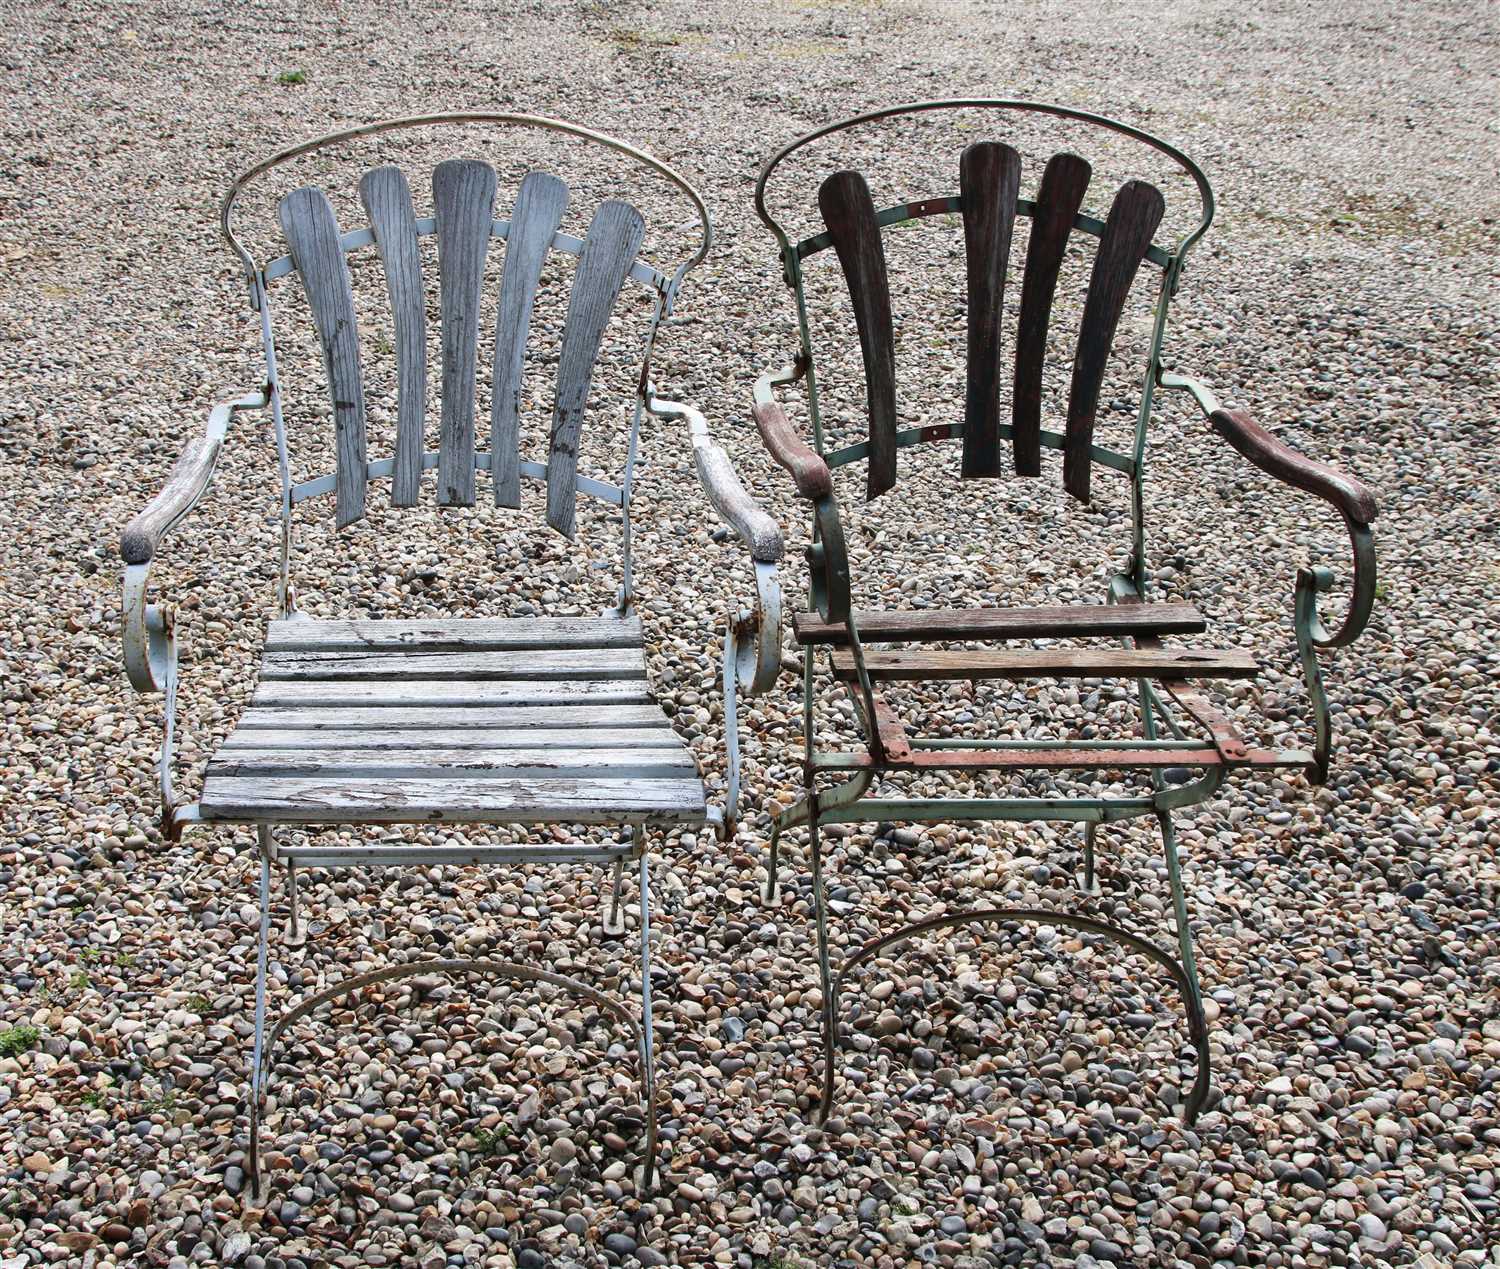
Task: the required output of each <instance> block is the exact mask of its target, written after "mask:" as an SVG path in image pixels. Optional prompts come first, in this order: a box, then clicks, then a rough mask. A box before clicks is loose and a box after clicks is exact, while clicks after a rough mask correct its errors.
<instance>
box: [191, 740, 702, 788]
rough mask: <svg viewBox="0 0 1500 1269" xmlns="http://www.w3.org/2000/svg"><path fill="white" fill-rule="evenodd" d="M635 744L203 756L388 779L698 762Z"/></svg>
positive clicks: (638, 770) (670, 770)
mask: <svg viewBox="0 0 1500 1269" xmlns="http://www.w3.org/2000/svg"><path fill="white" fill-rule="evenodd" d="M668 738H669V739H670V741H671V743H670V744H667V745H659V746H656V747H649V748H639V749H618V748H614V749H610V748H605V749H593V748H588V749H552V748H548V749H517V748H506V747H501V748H495V749H485V748H474V747H462V748H453V749H449V748H444V747H440V746H435V745H418V746H413V747H412V748H410V749H407V750H405V751H403V752H382V751H373V752H372V751H369V750H349V749H345V748H343V746H342V745H339V744H337V743H334V741H335V739H336V738H328V740H327V741H326V742H325V743H326V744H327V745H328V747H326V748H322V749H248V750H238V749H237V750H232V751H231V750H226V749H221V750H219V752H218V753H217V754H215V755H214V758H213V760H212V761H211V762H210V763H209V764H208V771H207V774H206V778H207V779H213V778H215V777H216V776H242V777H252V776H257V775H261V776H266V777H267V778H271V779H275V778H281V777H287V776H318V777H323V778H327V777H331V776H365V777H368V776H382V777H394V778H396V779H413V780H415V779H427V780H436V779H454V778H457V779H498V778H521V777H528V776H530V777H536V776H575V777H576V776H592V775H600V776H613V777H615V778H618V779H632V780H634V779H646V780H651V779H663V778H667V779H671V778H674V777H676V778H685V779H692V778H694V777H696V776H697V774H698V768H697V767H696V766H694V765H693V758H692V755H691V754H690V753H689V752H688V751H687V749H686V747H684V746H683V745H682V744H681V743H680V742H679V741H677V739H676V737H675V736H671V734H670V733H668Z"/></svg>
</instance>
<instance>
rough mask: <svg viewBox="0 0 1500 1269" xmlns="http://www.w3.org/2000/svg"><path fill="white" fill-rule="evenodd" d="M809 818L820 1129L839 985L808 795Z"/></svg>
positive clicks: (828, 1096) (826, 1106)
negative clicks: (819, 1025)
mask: <svg viewBox="0 0 1500 1269" xmlns="http://www.w3.org/2000/svg"><path fill="white" fill-rule="evenodd" d="M810 797H811V801H812V804H813V805H812V818H811V819H810V820H809V821H808V831H809V838H808V849H809V851H810V853H811V855H812V885H813V912H814V913H815V915H816V919H817V926H818V981H819V983H820V984H821V985H822V989H823V1010H822V1012H823V1092H822V1096H821V1097H820V1098H819V1100H818V1116H817V1123H818V1125H819V1126H820V1127H821V1126H822V1125H823V1124H824V1123H826V1122H827V1121H828V1116H829V1113H830V1112H831V1111H832V1110H833V1080H834V1069H833V1068H834V1065H835V1063H836V1061H837V1058H838V1016H839V1013H838V984H837V982H836V981H835V979H834V977H833V970H832V965H831V964H830V961H829V952H828V897H827V895H826V894H825V893H824V887H823V848H822V843H821V841H820V834H819V832H818V807H817V795H816V794H812V795H810Z"/></svg>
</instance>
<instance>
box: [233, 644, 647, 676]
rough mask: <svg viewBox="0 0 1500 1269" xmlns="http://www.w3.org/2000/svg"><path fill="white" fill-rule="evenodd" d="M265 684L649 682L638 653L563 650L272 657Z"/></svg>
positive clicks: (263, 667)
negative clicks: (285, 681)
mask: <svg viewBox="0 0 1500 1269" xmlns="http://www.w3.org/2000/svg"><path fill="white" fill-rule="evenodd" d="M260 676H261V679H262V680H263V681H266V682H270V681H272V680H276V679H293V680H299V681H304V682H305V681H310V680H328V681H331V680H342V679H391V680H399V681H401V682H414V681H420V680H441V679H462V680H466V681H468V682H471V683H479V682H487V681H507V682H517V681H523V682H524V681H527V680H532V681H536V682H552V681H563V680H567V681H578V680H580V679H581V680H590V679H594V680H598V679H644V678H645V677H646V661H645V657H643V656H642V655H641V652H640V649H638V648H562V649H555V648H551V649H547V650H545V651H537V650H535V649H528V650H526V651H521V652H509V651H506V652H493V651H484V652H425V651H421V650H417V649H411V650H407V651H398V652H370V651H363V652H271V653H267V655H266V658H265V661H264V662H263V663H262V665H261V671H260Z"/></svg>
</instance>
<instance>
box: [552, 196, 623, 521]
mask: <svg viewBox="0 0 1500 1269" xmlns="http://www.w3.org/2000/svg"><path fill="white" fill-rule="evenodd" d="M645 233H646V224H645V221H643V220H642V219H641V214H640V212H638V211H636V209H635V208H634V207H632V206H631V205H630V204H629V203H623V202H619V201H617V200H614V199H610V200H607V201H606V202H603V203H601V204H600V205H599V210H598V211H596V212H595V213H594V219H593V220H592V222H590V224H589V229H588V233H587V234H586V235H585V237H584V240H583V251H582V252H581V253H580V254H579V257H578V272H577V274H576V275H575V276H574V278H573V293H572V295H571V296H570V297H569V299H568V316H567V319H566V321H564V323H563V337H562V349H561V351H560V352H559V354H558V362H557V404H556V408H555V410H554V412H553V416H552V437H551V442H550V445H549V447H548V454H547V523H548V524H550V525H551V526H552V527H553V528H554V529H556V530H557V531H558V532H559V533H561V534H563V535H564V536H566V537H569V538H571V537H572V536H573V533H574V516H575V512H576V509H577V508H576V503H577V499H578V445H579V438H580V436H581V435H582V432H583V415H584V409H585V407H586V406H587V404H588V396H589V385H590V384H591V383H592V381H593V377H594V362H595V361H596V360H597V359H598V356H599V341H600V340H601V339H602V338H603V336H604V328H605V326H607V325H608V324H609V316H610V313H611V312H612V311H613V310H614V306H615V300H616V299H617V298H618V296H619V294H620V286H621V284H622V283H623V282H624V281H625V271H626V270H627V269H629V268H630V262H631V261H632V260H634V259H635V256H636V252H638V251H639V250H640V249H641V240H642V239H643V238H644V237H645Z"/></svg>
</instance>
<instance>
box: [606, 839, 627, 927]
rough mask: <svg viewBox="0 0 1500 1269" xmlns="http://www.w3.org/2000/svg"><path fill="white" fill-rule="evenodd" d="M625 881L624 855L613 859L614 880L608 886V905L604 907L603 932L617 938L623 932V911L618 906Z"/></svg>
mask: <svg viewBox="0 0 1500 1269" xmlns="http://www.w3.org/2000/svg"><path fill="white" fill-rule="evenodd" d="M624 881H625V857H624V856H623V855H621V856H619V857H618V858H617V859H616V860H615V866H614V880H613V884H612V886H611V888H610V896H609V902H608V906H607V907H606V908H605V912H604V921H603V923H602V924H603V927H604V932H605V934H607V935H609V936H610V937H611V938H617V937H618V936H620V935H621V934H624V933H625V913H624V911H623V910H622V909H621V906H620V890H621V887H622V885H623V883H624Z"/></svg>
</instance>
